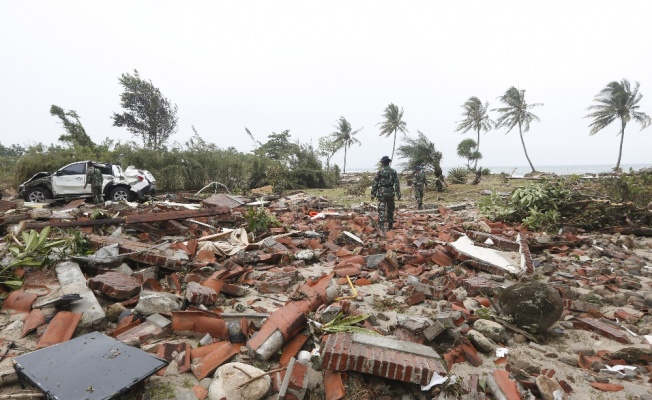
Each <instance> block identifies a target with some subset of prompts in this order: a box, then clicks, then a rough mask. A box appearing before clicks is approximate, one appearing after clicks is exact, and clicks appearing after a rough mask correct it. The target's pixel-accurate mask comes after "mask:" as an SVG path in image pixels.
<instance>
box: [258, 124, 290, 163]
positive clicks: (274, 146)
mask: <svg viewBox="0 0 652 400" xmlns="http://www.w3.org/2000/svg"><path fill="white" fill-rule="evenodd" d="M290 136H291V135H290V131H289V130H287V129H286V130H284V131H283V132H281V133H274V132H272V133H271V134H270V135H268V136H267V139H268V140H267V142H266V143H263V144H261V145H260V146H259V147H258V148H257V149H255V150H254V153H255V154H257V155H259V156H263V157H267V158H269V159H272V160H274V161H278V162H280V163H282V164H284V165H286V166H288V165H289V164H290V163H291V161H292V157H293V156H294V155H295V154H296V153H297V151H298V149H299V145H298V144H297V143H292V142H290Z"/></svg>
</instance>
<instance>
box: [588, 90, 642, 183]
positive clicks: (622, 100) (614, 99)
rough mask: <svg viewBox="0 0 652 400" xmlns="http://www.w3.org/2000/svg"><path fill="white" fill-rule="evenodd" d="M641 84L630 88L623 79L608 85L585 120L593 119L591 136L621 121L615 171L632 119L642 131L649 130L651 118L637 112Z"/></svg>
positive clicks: (618, 168)
mask: <svg viewBox="0 0 652 400" xmlns="http://www.w3.org/2000/svg"><path fill="white" fill-rule="evenodd" d="M639 86H640V84H639V83H638V82H636V85H635V86H634V89H633V90H632V89H631V88H630V86H629V81H628V80H627V79H623V80H622V81H620V82H616V81H614V82H611V83H609V84H607V86H605V87H604V89H602V90H601V91H600V93H598V94H597V96H595V98H594V101H595V102H596V103H598V104H594V105H592V106H589V107H588V108H587V110H593V112H592V113H590V114H588V115H587V116H585V117H584V118H593V122H592V123H591V124H590V125H589V127H590V128H591V132H590V133H589V134H590V135H595V134H596V133H597V132H598V131H600V130H602V129H603V128H606V127H607V126H608V125H609V124H611V123H612V122H613V121H615V120H616V118H618V119H620V132H619V134H620V148H619V149H618V162H616V168H614V170H616V171H618V170H620V159H621V157H622V155H623V140H624V139H625V126H627V123H628V122H629V121H631V120H632V119H633V120H634V121H636V122H638V123H639V124H641V130H643V129H645V128H647V127H648V126H649V125H650V123H651V122H652V121H651V120H650V116H649V115H647V114H645V113H643V112H640V111H637V110H638V109H639V107H640V106H639V105H638V102H639V101H641V98H642V97H643V95H642V94H640V93H639V92H638V88H639Z"/></svg>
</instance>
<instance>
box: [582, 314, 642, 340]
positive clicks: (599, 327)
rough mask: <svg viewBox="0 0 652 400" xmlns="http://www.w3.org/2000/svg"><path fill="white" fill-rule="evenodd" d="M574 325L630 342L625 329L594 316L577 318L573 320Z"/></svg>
mask: <svg viewBox="0 0 652 400" xmlns="http://www.w3.org/2000/svg"><path fill="white" fill-rule="evenodd" d="M573 327H575V328H578V329H584V330H588V331H592V332H595V333H599V334H600V335H602V336H605V337H608V338H610V339H613V340H615V341H617V342H620V343H625V344H627V343H630V341H629V338H628V337H627V333H625V331H623V330H620V329H616V328H615V327H613V326H611V325H609V324H606V323H604V322H602V321H599V320H597V319H594V318H577V319H575V320H574V321H573Z"/></svg>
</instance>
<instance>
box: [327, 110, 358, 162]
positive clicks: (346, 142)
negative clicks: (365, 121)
mask: <svg viewBox="0 0 652 400" xmlns="http://www.w3.org/2000/svg"><path fill="white" fill-rule="evenodd" d="M334 127H335V129H337V131H335V132H333V133H331V136H332V137H333V139H334V142H335V143H334V144H335V146H336V147H337V149H338V150H339V149H341V148H344V168H343V173H345V174H346V150H347V149H348V148H350V147H351V145H354V144H357V145H360V144H361V143H360V141H359V140H358V139H356V138H355V137H354V136H355V135H356V134H357V133H358V132H360V131H361V130H362V128H360V129H358V130H357V131H352V130H351V124H349V122H348V121H347V120H346V118H344V117H340V119H339V121H338V123H337V125H334Z"/></svg>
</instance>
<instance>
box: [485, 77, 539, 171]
mask: <svg viewBox="0 0 652 400" xmlns="http://www.w3.org/2000/svg"><path fill="white" fill-rule="evenodd" d="M498 100H500V101H501V102H502V103H503V104H505V107H501V108H495V109H493V110H492V111H498V112H499V113H500V114H502V115H501V116H500V117H498V120H497V121H496V128H502V127H505V128H507V132H506V133H509V132H510V131H511V130H512V128H514V127H515V126H516V125H518V133H519V135H520V137H521V144H522V145H523V151H524V152H525V158H527V162H528V163H529V164H530V168H532V172H536V170H535V169H534V165H532V161H530V156H528V154H527V149H526V148H525V141H524V140H523V133H524V132H527V131H529V130H530V122H532V121H537V122H538V121H541V120H540V119H539V117H537V116H536V115H534V114H532V113H531V112H530V111H528V110H530V109H532V108H534V107H536V106H542V105H543V103H534V104H527V103H526V102H525V89H523V90H519V89H516V88H515V87H514V86H512V87H511V88H509V89H507V91H506V92H505V94H503V95H502V96H500V97H499V98H498Z"/></svg>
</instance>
